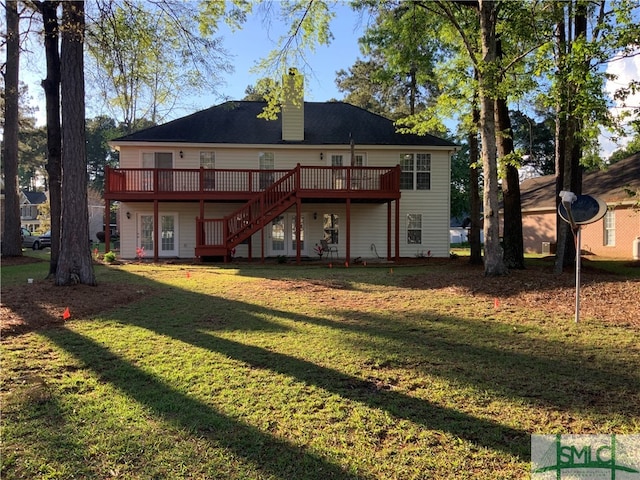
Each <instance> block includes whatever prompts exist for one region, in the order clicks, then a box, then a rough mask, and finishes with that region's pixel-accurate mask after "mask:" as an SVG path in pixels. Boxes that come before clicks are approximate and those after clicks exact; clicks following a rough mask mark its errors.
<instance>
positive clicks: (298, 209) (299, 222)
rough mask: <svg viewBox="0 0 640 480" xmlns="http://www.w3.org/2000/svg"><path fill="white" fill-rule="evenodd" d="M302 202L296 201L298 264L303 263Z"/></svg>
mask: <svg viewBox="0 0 640 480" xmlns="http://www.w3.org/2000/svg"><path fill="white" fill-rule="evenodd" d="M301 215H302V200H300V197H298V198H297V199H296V264H297V265H300V263H302V249H301V248H300V247H301V245H300V229H301V227H302V217H301Z"/></svg>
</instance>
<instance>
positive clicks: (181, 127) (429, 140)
mask: <svg viewBox="0 0 640 480" xmlns="http://www.w3.org/2000/svg"><path fill="white" fill-rule="evenodd" d="M264 106H265V103H264V102H248V101H239V102H225V103H222V104H220V105H217V106H214V107H211V108H208V109H206V110H202V111H200V112H196V113H193V114H191V115H188V116H186V117H182V118H178V119H176V120H173V121H171V122H169V123H165V124H164V125H158V126H156V127H151V128H147V129H145V130H141V131H139V132H135V133H132V134H130V135H127V136H124V137H120V138H117V139H115V140H114V142H115V143H125V142H172V143H216V144H244V145H258V144H267V145H287V144H293V145H349V143H350V141H351V138H353V140H354V142H355V143H356V145H415V146H443V147H454V146H455V144H454V143H452V142H449V141H448V140H443V139H441V138H438V137H434V136H432V135H424V136H418V135H408V134H400V133H396V128H395V126H394V125H393V122H392V121H391V120H389V119H387V118H384V117H382V116H380V115H376V114H374V113H371V112H368V111H366V110H364V109H362V108H359V107H355V106H353V105H349V104H348V103H343V102H327V103H321V102H305V103H304V140H303V141H301V142H286V141H283V140H282V128H281V126H282V120H281V116H279V117H278V119H277V120H269V121H267V120H263V119H260V118H257V116H258V114H260V113H261V112H262V109H263V108H264Z"/></svg>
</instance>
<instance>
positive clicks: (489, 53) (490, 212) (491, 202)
mask: <svg viewBox="0 0 640 480" xmlns="http://www.w3.org/2000/svg"><path fill="white" fill-rule="evenodd" d="M478 5H479V13H480V36H481V43H482V66H481V69H480V71H479V77H478V78H479V93H480V95H479V97H480V135H481V139H482V169H483V172H484V191H483V204H484V274H485V275H487V276H496V275H504V274H505V273H507V268H506V267H505V265H504V261H503V258H502V246H501V245H500V219H499V202H498V164H497V156H496V124H495V100H494V98H495V88H496V85H497V82H498V75H497V57H496V23H497V16H498V11H497V2H494V1H492V0H480V1H479V2H478Z"/></svg>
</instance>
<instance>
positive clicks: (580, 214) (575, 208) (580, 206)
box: [558, 195, 607, 225]
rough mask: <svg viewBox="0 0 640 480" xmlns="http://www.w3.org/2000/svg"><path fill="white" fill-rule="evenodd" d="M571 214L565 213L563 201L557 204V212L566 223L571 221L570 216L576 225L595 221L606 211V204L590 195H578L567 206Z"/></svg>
mask: <svg viewBox="0 0 640 480" xmlns="http://www.w3.org/2000/svg"><path fill="white" fill-rule="evenodd" d="M569 208H570V210H571V215H569V214H568V213H567V210H566V208H565V206H564V202H562V203H560V205H558V214H559V215H560V217H561V218H562V219H563V220H564V221H565V222H567V223H571V217H573V221H574V223H575V224H576V225H587V224H589V223H593V222H597V221H598V220H600V219H601V218H602V217H604V214H605V213H607V204H606V203H604V201H602V200H601V199H599V198H597V197H592V196H591V195H578V196H577V198H576V200H574V201H573V202H572V203H571V206H570V207H569Z"/></svg>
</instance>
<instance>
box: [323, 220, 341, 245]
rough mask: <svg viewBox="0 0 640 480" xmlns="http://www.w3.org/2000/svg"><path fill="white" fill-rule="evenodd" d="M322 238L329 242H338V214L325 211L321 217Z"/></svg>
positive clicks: (335, 243)
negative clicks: (322, 217)
mask: <svg viewBox="0 0 640 480" xmlns="http://www.w3.org/2000/svg"><path fill="white" fill-rule="evenodd" d="M322 224H323V228H324V239H325V240H326V241H327V243H329V244H334V245H337V244H338V215H336V214H335V213H325V214H324V219H323V223H322Z"/></svg>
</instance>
